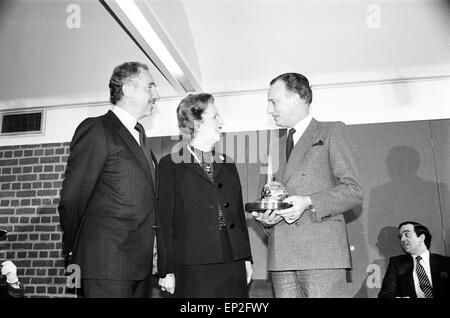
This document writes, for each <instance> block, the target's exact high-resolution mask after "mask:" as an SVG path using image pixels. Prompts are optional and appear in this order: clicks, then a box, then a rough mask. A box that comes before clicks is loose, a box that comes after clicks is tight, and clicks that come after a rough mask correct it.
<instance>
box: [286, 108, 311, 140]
mask: <svg viewBox="0 0 450 318" xmlns="http://www.w3.org/2000/svg"><path fill="white" fill-rule="evenodd" d="M311 120H312V116H311V114H308V116H306V117H305V118H303V119H302V120H300V121H299V122H298V123H297V124H295V126H294V127H292V128H294V129H295V133H294V135H293V136H292V139H293V140H294V147H295V145H296V144H297V141H299V140H300V138H301V137H302V135H303V133H304V132H305V130H306V128H308V125H309V123H310V122H311ZM288 133H289V130H288Z"/></svg>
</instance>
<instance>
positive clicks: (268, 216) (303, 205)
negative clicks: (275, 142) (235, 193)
mask: <svg viewBox="0 0 450 318" xmlns="http://www.w3.org/2000/svg"><path fill="white" fill-rule="evenodd" d="M310 206H311V199H310V198H309V197H308V196H300V195H293V196H290V197H289V196H288V192H287V191H286V189H285V187H284V186H283V184H282V183H280V182H277V181H273V173H272V162H271V159H270V156H269V157H268V168H267V183H266V184H265V185H264V188H263V189H262V191H261V201H257V202H251V203H246V204H245V211H246V212H251V213H252V215H253V216H254V217H255V219H256V220H257V221H259V222H261V224H263V225H264V226H265V227H271V226H273V225H275V224H277V223H278V222H280V221H281V220H283V219H284V221H285V222H286V223H288V224H291V223H293V222H295V221H297V220H298V219H299V218H300V217H301V216H302V214H303V212H304V211H305V210H307V209H308V208H309V207H310Z"/></svg>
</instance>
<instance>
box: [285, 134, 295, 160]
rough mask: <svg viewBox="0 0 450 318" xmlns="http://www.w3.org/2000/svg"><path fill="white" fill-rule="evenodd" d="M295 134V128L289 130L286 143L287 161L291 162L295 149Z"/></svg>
mask: <svg viewBox="0 0 450 318" xmlns="http://www.w3.org/2000/svg"><path fill="white" fill-rule="evenodd" d="M294 133H295V129H294V128H291V129H289V134H288V137H287V141H286V161H288V160H289V157H290V155H291V152H292V149H293V148H294V138H293V136H294Z"/></svg>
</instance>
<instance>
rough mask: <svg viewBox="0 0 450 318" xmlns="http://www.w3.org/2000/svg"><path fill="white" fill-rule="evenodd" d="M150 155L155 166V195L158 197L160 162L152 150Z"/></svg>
mask: <svg viewBox="0 0 450 318" xmlns="http://www.w3.org/2000/svg"><path fill="white" fill-rule="evenodd" d="M150 154H151V155H152V161H153V165H154V166H155V180H153V183H154V184H153V185H154V187H155V194H156V197H158V160H157V159H156V157H155V154H154V153H153V151H152V150H151V149H150Z"/></svg>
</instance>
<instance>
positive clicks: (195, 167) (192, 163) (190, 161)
mask: <svg viewBox="0 0 450 318" xmlns="http://www.w3.org/2000/svg"><path fill="white" fill-rule="evenodd" d="M180 155H181V156H182V158H183V160H182V165H183V166H185V167H186V168H188V169H190V170H192V171H194V172H195V173H196V174H198V175H200V176H201V177H202V178H204V179H205V180H207V181H208V182H211V181H210V180H209V178H208V176H207V175H206V173H205V172H204V171H203V168H202V167H201V166H200V164H199V163H198V162H197V160H196V159H195V158H194V156H193V155H192V154H191V152H190V151H189V150H188V149H187V147H183V148H182V149H181V150H180ZM214 168H216V166H215V165H214Z"/></svg>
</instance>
